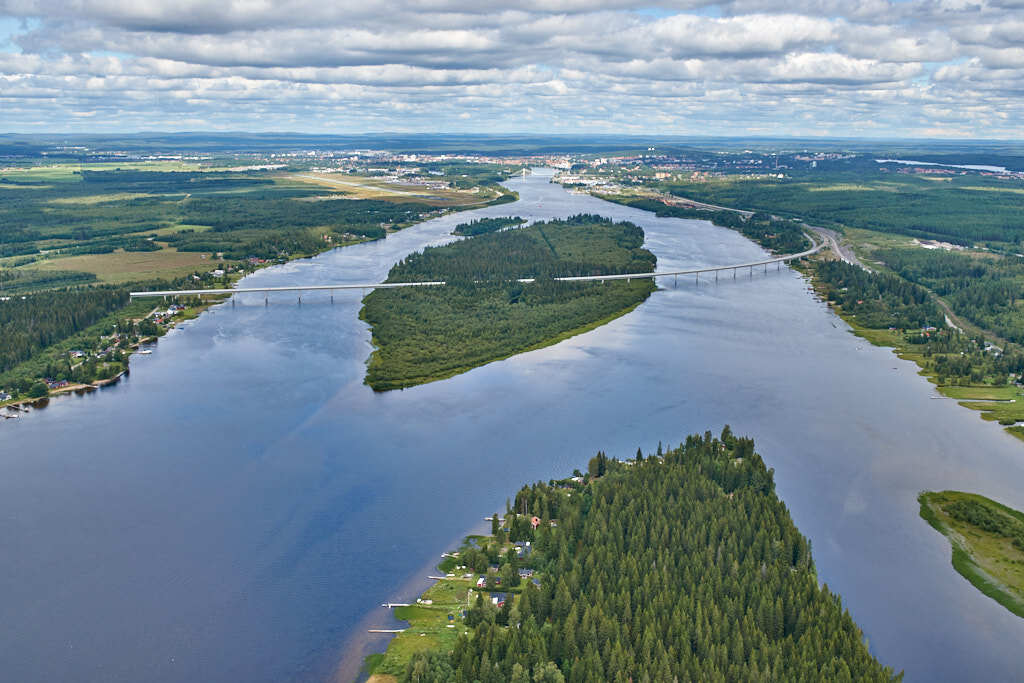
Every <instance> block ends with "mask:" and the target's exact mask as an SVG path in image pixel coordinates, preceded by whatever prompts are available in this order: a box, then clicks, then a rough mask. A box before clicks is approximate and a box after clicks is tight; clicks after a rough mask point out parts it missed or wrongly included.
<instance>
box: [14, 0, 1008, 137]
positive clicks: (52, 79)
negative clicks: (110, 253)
mask: <svg viewBox="0 0 1024 683" xmlns="http://www.w3.org/2000/svg"><path fill="white" fill-rule="evenodd" d="M1022 1H1024V0H906V1H902V2H897V1H894V0H852V1H851V0H786V1H785V2H783V1H782V0H731V1H729V0H726V1H723V2H719V3H710V2H703V1H701V0H667V1H665V2H662V3H660V9H659V10H658V11H650V10H649V5H647V4H646V3H639V2H632V1H629V0H546V1H541V0H528V1H527V2H520V3H516V5H515V6H509V7H506V8H500V9H492V8H491V7H489V6H486V5H485V4H481V3H479V2H468V1H467V0H382V1H380V2H376V3H369V2H365V0H363V1H361V2H355V1H353V0H339V1H336V2H330V3H313V2H308V1H306V0H276V1H274V0H224V1H223V2H217V3H212V2H208V1H207V0H175V1H174V2H171V1H170V0H132V2H126V1H125V0H0V19H3V18H7V19H8V21H6V22H5V21H0V26H4V27H8V29H7V30H8V31H9V35H7V36H4V35H0V130H10V131H31V130H41V129H43V128H48V129H57V130H98V129H101V128H103V127H108V128H109V129H111V130H132V129H138V128H145V129H153V128H155V127H161V126H160V125H157V123H162V124H163V125H164V126H168V127H171V128H181V127H189V128H204V127H209V128H222V127H229V128H247V127H249V128H253V129H260V130H267V129H279V130H284V129H288V130H301V129H307V130H318V131H325V130H339V131H340V130H345V131H360V130H382V129H388V130H410V129H417V130H425V131H430V130H467V131H471V130H480V131H490V132H494V131H502V130H506V131H522V130H524V128H523V126H524V125H528V126H530V127H531V128H532V129H533V130H535V132H546V131H549V130H550V131H554V130H576V131H585V130H593V131H603V132H607V131H609V130H631V131H636V132H642V131H644V130H649V131H657V132H661V133H670V132H675V133H701V132H704V133H708V134H738V133H742V132H744V131H765V130H771V131H775V132H778V133H789V134H798V135H799V134H808V133H812V132H820V131H824V130H834V131H837V132H849V131H867V132H871V133H872V134H876V135H923V134H926V132H927V131H943V130H945V131H960V132H962V131H971V130H975V131H977V134H979V135H985V136H999V135H1006V136H1008V137H1009V136H1016V135H1017V131H1019V130H1020V129H1021V126H1022V123H1024V120H1022V117H1024V112H1022V109H1024V106H1022V94H1024V77H1022V76H1021V73H1022V72H1024V38H1022V37H1024V19H1022V18H1021V14H1020V11H1019V10H1020V7H1021V2H1022ZM11 20H13V21H11ZM9 27H14V28H9ZM965 103H967V104H968V105H969V106H965ZM303 127H305V128H303ZM958 134H960V133H958Z"/></svg>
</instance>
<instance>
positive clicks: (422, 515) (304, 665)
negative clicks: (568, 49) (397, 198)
mask: <svg viewBox="0 0 1024 683" xmlns="http://www.w3.org/2000/svg"><path fill="white" fill-rule="evenodd" d="M549 174H550V171H547V170H538V172H537V173H536V174H535V175H533V176H530V177H527V178H525V179H519V178H517V179H514V180H511V181H509V182H508V185H509V187H511V188H512V189H515V190H517V191H518V192H519V193H520V196H521V199H520V201H519V202H517V203H515V204H507V205H503V206H497V207H488V208H485V209H481V210H478V211H473V212H463V213H460V214H454V215H450V216H445V217H442V218H438V219H435V220H432V221H429V222H426V223H423V224H420V225H417V226H415V227H412V228H409V229H407V230H403V231H401V232H399V233H396V234H394V235H391V236H389V237H388V238H387V239H386V240H382V241H378V242H372V243H366V244H362V245H358V246H353V247H347V248H344V249H339V250H335V251H332V252H330V253H326V254H323V255H321V256H319V257H316V258H313V259H308V260H303V261H295V262H292V263H289V264H286V265H283V266H279V267H274V268H269V269H266V270H263V271H260V272H258V273H256V274H254V275H252V276H250V277H249V278H247V279H246V280H245V285H246V286H273V285H282V286H283V285H297V284H324V283H334V282H370V281H379V280H382V279H383V278H384V277H385V276H386V274H387V271H388V269H389V268H390V266H391V265H392V264H393V263H394V262H395V261H397V260H398V259H400V258H402V257H404V256H405V255H407V254H408V253H410V252H412V251H415V250H417V249H421V248H422V247H423V246H425V245H429V244H441V243H444V242H445V241H447V240H450V239H452V238H451V237H450V236H449V233H450V231H451V229H452V227H454V226H455V225H456V224H458V223H461V222H466V221H468V220H470V219H472V218H479V217H483V216H500V215H519V216H523V217H525V218H529V219H540V218H548V217H557V216H568V215H572V214H576V213H581V212H588V213H598V214H602V215H605V216H609V217H612V218H616V219H628V220H632V221H634V222H636V223H637V224H639V225H641V226H643V228H644V229H645V231H646V233H647V246H648V248H650V249H651V250H652V251H653V252H654V253H655V254H656V255H657V256H658V258H659V263H658V267H659V269H683V268H687V267H701V266H711V265H723V264H728V263H736V262H744V261H751V260H756V259H758V258H763V257H764V251H763V250H762V249H761V248H760V247H758V246H757V245H755V244H753V243H752V242H750V241H748V240H746V239H744V238H743V237H741V236H740V235H739V234H737V233H735V232H733V231H730V230H727V229H724V228H718V227H715V226H712V225H711V224H709V223H707V222H705V221H697V220H682V219H674V218H657V217H655V216H654V215H653V214H650V213H646V212H643V211H639V210H635V209H630V208H627V207H624V206H619V205H615V204H609V203H606V202H603V201H601V200H598V199H595V198H593V197H589V196H586V195H577V194H571V193H569V192H567V191H565V190H563V189H562V188H561V187H559V186H557V185H555V184H552V183H550V182H549ZM659 284H661V285H662V287H663V289H661V290H659V291H658V292H656V293H654V294H653V295H652V296H651V297H650V299H648V301H647V302H645V303H644V304H642V305H641V306H640V307H639V308H637V309H636V310H635V311H633V312H632V313H630V314H629V315H626V316H624V317H622V318H619V319H617V320H615V321H613V322H612V323H610V324H608V325H605V326H603V327H601V328H599V329H597V330H594V331H592V332H588V333H586V334H584V335H580V336H577V337H574V338H572V339H569V340H567V341H565V342H562V343H560V344H557V345H555V346H552V347H549V348H546V349H542V350H539V351H534V352H530V353H527V354H522V355H520V356H516V357H514V358H511V359H508V360H505V361H501V362H497V363H492V364H490V365H487V366H485V367H482V368H478V369H476V370H473V371H471V372H468V373H466V374H463V375H460V376H458V377H454V378H452V379H449V380H445V381H441V382H435V383H432V384H428V385H424V386H420V387H415V388H413V389H407V390H405V391H398V392H391V393H386V394H375V393H373V392H372V391H371V390H370V389H369V388H367V387H366V386H364V385H363V384H362V378H363V372H364V363H365V360H366V358H367V356H368V355H369V353H370V350H371V349H370V344H369V338H370V337H369V330H368V328H367V327H366V325H365V324H364V323H362V322H360V321H359V320H358V318H357V314H358V310H359V307H360V302H359V294H358V293H357V292H348V293H338V294H336V295H335V298H334V303H333V304H332V303H331V302H330V299H329V297H328V295H327V294H322V293H321V294H312V293H310V294H307V295H306V296H303V297H302V303H301V305H300V304H299V303H298V301H297V298H296V297H294V296H291V295H286V294H279V295H272V296H271V299H270V303H269V305H268V306H264V303H263V298H262V296H261V295H239V296H237V297H236V302H235V303H234V304H231V303H224V304H220V305H218V306H216V307H213V308H212V309H211V310H210V311H208V312H207V313H205V314H203V315H202V316H201V317H200V318H199V319H198V320H196V321H194V322H191V323H187V324H186V325H184V326H182V327H180V328H178V329H176V330H174V331H172V332H171V333H170V334H168V335H167V336H166V337H164V338H163V339H161V340H160V343H159V345H158V347H157V348H156V350H155V351H154V353H153V354H152V355H150V356H137V357H134V358H133V359H132V373H131V376H130V377H129V378H128V379H127V380H126V381H123V382H121V383H120V384H117V385H115V386H112V387H109V388H106V389H103V390H101V391H97V392H94V393H92V394H90V395H87V396H84V397H68V398H62V399H58V400H53V401H51V402H50V405H49V406H48V407H47V408H45V409H43V410H38V411H34V412H32V413H31V414H28V415H25V416H23V417H21V418H19V419H18V420H4V421H2V423H0V538H2V539H3V550H2V553H0V561H2V571H0V662H3V670H4V674H5V675H4V677H5V678H6V679H8V680H18V681H52V680H76V681H114V682H120V681H125V682H127V681H139V680H145V681H157V682H168V683H171V682H179V681H181V682H183V681H197V680H199V681H213V682H217V681H224V682H227V681H256V682H262V681H267V682H279V681H323V680H328V679H331V678H332V677H337V678H341V679H346V678H347V679H351V677H352V676H354V675H355V671H356V670H357V669H358V660H359V658H360V657H361V656H362V655H363V654H365V653H367V652H370V651H373V650H374V649H380V648H382V647H383V646H384V645H385V643H386V641H385V640H384V639H383V638H382V637H375V636H374V637H371V636H367V635H366V634H365V629H366V628H367V627H369V626H386V625H389V624H392V623H394V622H392V620H391V617H390V615H389V614H388V613H387V612H386V610H384V609H383V608H381V607H380V606H379V605H380V603H382V602H384V601H387V600H391V601H402V602H405V601H407V600H408V599H409V598H414V597H415V596H416V595H417V594H418V592H419V591H421V590H422V589H423V588H424V587H425V585H426V583H427V581H426V575H427V574H428V573H430V567H431V565H432V563H434V562H436V561H438V560H439V559H440V553H441V552H442V551H444V550H447V549H450V548H452V547H453V546H455V545H456V544H457V542H458V540H459V539H460V538H461V537H462V536H463V535H464V534H465V533H467V532H468V531H470V530H472V529H473V528H475V527H477V526H479V525H480V524H481V521H482V518H483V517H484V516H485V515H489V514H490V513H492V512H495V511H499V512H503V511H504V504H505V500H506V498H508V497H510V496H513V495H514V493H515V491H516V490H517V489H518V488H519V487H520V486H521V485H522V484H523V483H524V482H527V481H534V480H538V479H540V480H545V481H546V480H547V479H550V478H552V477H557V476H563V475H566V474H568V473H570V472H571V471H572V470H573V468H576V467H579V468H581V469H583V468H585V466H586V462H587V460H588V459H589V458H590V457H591V456H592V455H593V454H594V453H595V452H596V451H597V450H599V449H601V450H604V451H606V452H607V453H608V454H609V455H611V456H617V457H620V458H624V457H631V456H632V455H634V454H635V452H636V449H637V447H638V446H641V447H643V449H644V450H645V452H653V451H654V449H655V448H656V447H657V444H658V442H659V441H662V442H664V443H666V444H677V443H679V442H681V441H683V440H684V439H685V437H686V435H687V434H688V433H692V432H703V431H704V430H706V429H711V430H713V431H714V432H716V433H717V432H718V431H719V430H720V429H721V428H722V425H723V424H725V423H729V424H730V425H731V426H732V428H733V430H734V432H736V433H737V434H740V435H749V436H752V437H754V439H755V441H756V445H757V449H758V451H759V452H761V453H762V454H763V456H764V458H765V461H766V462H767V463H768V465H769V466H770V467H773V468H774V469H775V476H776V482H777V489H778V493H779V495H780V496H781V497H782V499H783V500H784V501H785V502H786V504H787V505H788V506H789V509H790V510H791V512H792V514H793V517H794V520H795V521H796V523H797V525H798V526H799V527H800V529H801V531H802V532H803V533H804V534H806V535H807V536H808V537H809V538H810V539H811V541H812V544H813V552H814V558H815V560H816V563H817V567H818V571H819V575H820V578H821V580H822V581H823V582H827V583H828V585H829V586H830V588H832V589H833V590H836V591H838V592H840V593H841V594H842V596H843V599H844V602H845V604H846V605H847V606H848V607H849V609H850V611H851V613H852V614H853V616H854V618H855V619H856V620H857V622H858V623H859V624H860V625H861V627H862V628H863V629H864V630H865V633H866V634H867V636H868V638H869V639H870V644H871V648H872V651H873V652H874V653H875V654H876V655H877V656H878V657H879V658H880V659H881V660H882V661H883V662H884V663H886V664H888V665H891V666H893V667H895V668H897V669H906V671H907V680H912V681H925V680H949V681H955V680H965V679H987V680H1011V679H1020V678H1022V677H1024V657H1021V654H1020V643H1022V642H1024V620H1022V619H1019V618H1017V617H1015V616H1013V615H1012V614H1011V613H1010V612H1008V611H1007V610H1005V609H1004V608H1003V607H1001V606H999V605H998V604H997V603H995V602H994V601H993V600H990V599H989V598H986V597H985V596H983V595H982V594H981V593H980V592H978V591H977V590H976V589H975V588H974V587H973V586H971V585H970V584H969V583H968V582H967V581H966V580H965V579H963V578H962V577H960V575H959V574H957V573H956V572H955V571H954V570H953V568H952V566H951V564H950V550H949V546H948V543H947V541H946V540H945V538H943V537H942V536H941V535H940V534H938V533H937V532H935V531H934V530H932V529H931V528H930V527H929V526H928V525H927V524H925V522H924V521H923V520H921V519H920V518H919V517H918V515H917V507H918V506H917V502H916V500H915V498H916V495H917V493H918V492H919V491H921V490H923V489H945V488H956V489H962V490H966V491H974V492H977V493H981V494H984V495H986V496H989V497H992V498H995V499H996V500H999V501H1001V502H1003V503H1006V504H1008V505H1011V506H1014V507H1017V508H1018V509H1024V444H1021V443H1020V442H1018V441H1016V440H1015V439H1014V438H1013V437H1010V436H1009V435H1007V434H1005V433H1004V432H1002V431H1001V430H1000V429H999V428H998V427H997V426H996V425H993V424H990V423H985V422H983V421H982V420H980V419H979V418H978V415H977V414H976V413H975V412H973V411H970V410H966V409H963V408H961V407H959V406H957V405H956V403H955V402H953V401H936V400H930V399H929V397H930V396H932V395H933V391H932V388H931V386H930V385H929V384H928V383H927V382H926V381H925V380H924V379H922V378H921V377H919V376H918V375H917V374H916V368H915V366H914V365H913V364H911V363H909V362H904V361H901V360H899V359H897V358H896V357H895V356H894V355H893V354H892V353H891V352H890V351H889V350H886V349H880V348H875V347H872V346H870V345H868V344H866V343H864V342H863V341H862V340H860V339H858V338H856V337H854V336H853V335H852V334H851V333H850V332H849V330H848V328H847V327H846V326H845V324H843V322H842V321H841V320H839V319H838V318H837V317H836V316H834V315H833V314H832V313H831V312H830V311H829V310H828V308H827V307H826V306H825V305H824V304H823V303H822V302H820V301H818V300H816V299H815V298H814V296H813V295H812V294H811V293H810V292H809V291H808V286H807V284H806V282H805V281H804V280H803V279H802V278H801V277H800V276H798V275H797V274H796V273H794V272H793V271H791V270H788V269H785V268H783V269H782V270H779V271H776V270H773V269H769V270H768V272H767V273H764V272H756V271H755V272H754V273H752V274H750V273H740V274H739V275H738V277H737V278H736V279H735V280H734V279H733V277H732V275H731V274H723V275H722V276H720V281H719V282H718V283H717V284H716V283H715V281H714V277H713V276H711V277H709V276H707V275H705V276H702V277H701V279H700V281H699V283H698V282H695V281H694V280H693V279H690V278H687V279H686V280H685V281H683V280H680V281H679V282H678V284H677V285H675V286H673V282H672V281H670V280H663V281H660V283H659Z"/></svg>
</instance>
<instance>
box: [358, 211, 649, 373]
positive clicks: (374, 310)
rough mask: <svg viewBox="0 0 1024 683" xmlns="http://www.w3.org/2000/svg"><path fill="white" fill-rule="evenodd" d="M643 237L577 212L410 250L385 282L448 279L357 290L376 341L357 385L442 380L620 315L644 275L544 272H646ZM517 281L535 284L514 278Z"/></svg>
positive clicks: (643, 292) (637, 298)
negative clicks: (594, 278) (590, 278)
mask: <svg viewBox="0 0 1024 683" xmlns="http://www.w3.org/2000/svg"><path fill="white" fill-rule="evenodd" d="M643 242H644V232H643V230H642V229H641V228H640V227H639V226H636V225H634V224H632V223H625V222H623V223H615V222H613V221H611V220H608V219H606V218H602V217H600V216H593V215H578V216H573V217H571V218H568V219H565V220H555V221H547V222H544V223H535V224H533V225H531V226H529V227H525V228H517V229H514V230H501V231H498V232H490V233H486V234H481V235H479V236H477V237H471V238H468V239H466V240H462V241H459V242H455V243H452V244H449V245H446V246H443V247H428V248H427V249H425V250H424V251H423V252H421V253H415V254H412V255H410V256H409V257H408V258H406V259H404V260H402V261H401V262H399V263H398V264H396V265H395V266H394V267H393V268H392V269H391V272H390V273H389V274H388V278H387V280H386V281H387V282H430V281H444V282H447V283H448V284H447V286H444V287H403V288H396V289H378V290H375V291H374V292H372V293H371V294H370V295H368V296H367V297H366V299H365V300H364V307H363V309H362V311H361V312H360V316H361V317H362V319H364V320H366V321H367V322H368V323H369V324H370V326H371V328H372V334H373V344H374V346H375V347H376V349H375V351H374V352H373V354H372V355H371V356H370V359H369V361H368V363H367V373H366V383H367V384H368V385H369V386H371V387H373V389H374V390H376V391H387V390H390V389H400V388H404V387H411V386H414V385H417V384H423V383H426V382H431V381H434V380H438V379H444V378H447V377H451V376H452V375H456V374H459V373H461V372H465V371H467V370H469V369H471V368H474V367H478V366H480V365H484V364H486V363H489V362H491V361H494V360H499V359H502V358H507V357H509V356H512V355H514V354H517V353H522V352H523V351H528V350H531V349H536V348H540V347H543V346H547V345H550V344H554V343H556V342H558V341H561V340H562V339H566V338H568V337H570V336H573V335H575V334H579V333H580V332H583V331H586V330H588V329H592V328H594V327H597V326H598V325H601V324H604V323H606V322H608V321H609V320H611V319H613V318H615V317H618V316H620V315H623V314H625V313H627V312H629V311H630V310H632V309H633V308H634V307H636V306H637V305H639V304H640V303H641V302H643V301H644V300H645V299H646V298H647V297H648V296H649V295H650V293H651V292H652V291H654V289H655V286H654V283H653V282H652V281H651V280H650V279H647V278H644V279H640V280H634V281H626V280H611V281H607V282H557V281H555V280H553V278H555V277H559V276H580V275H613V274H622V273H645V272H651V271H653V270H654V265H655V257H654V254H652V253H651V252H649V251H647V250H646V249H644V248H643ZM526 278H533V279H534V280H535V281H534V282H529V283H524V282H518V281H517V280H519V279H526Z"/></svg>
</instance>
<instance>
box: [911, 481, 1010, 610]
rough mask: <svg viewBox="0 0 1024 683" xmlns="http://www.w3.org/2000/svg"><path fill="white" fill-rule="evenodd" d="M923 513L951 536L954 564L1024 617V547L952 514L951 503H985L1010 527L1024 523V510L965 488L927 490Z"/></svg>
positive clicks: (1001, 602) (963, 573) (934, 524)
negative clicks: (1021, 510)
mask: <svg viewBox="0 0 1024 683" xmlns="http://www.w3.org/2000/svg"><path fill="white" fill-rule="evenodd" d="M918 502H920V503H921V509H920V514H921V517H922V518H923V519H924V520H925V521H927V522H928V523H929V524H930V525H931V526H932V527H933V528H935V529H936V530H937V531H939V532H940V533H941V534H943V535H944V536H946V538H948V539H949V542H950V544H951V545H952V547H953V557H952V562H953V567H954V568H955V569H956V570H957V571H958V572H960V574H961V575H962V576H963V577H964V578H966V579H967V580H968V581H970V582H971V583H972V584H974V586H975V587H976V588H977V589H978V590H980V591H981V592H982V593H984V594H985V595H987V596H989V597H990V598H992V599H993V600H995V601H996V602H998V603H999V604H1000V605H1002V606H1003V607H1005V608H1006V609H1008V610H1010V611H1011V612H1013V613H1014V614H1016V615H1017V616H1019V617H1024V550H1021V548H1019V547H1017V546H1016V545H1014V543H1013V538H1012V536H1007V535H1004V534H1003V533H998V532H993V531H987V530H985V529H983V528H981V527H979V526H976V525H975V524H972V523H970V522H967V521H963V520H961V519H956V518H954V517H953V516H952V515H950V514H949V512H948V509H949V506H950V505H951V504H954V503H958V502H970V503H974V504H978V505H981V506H983V507H984V508H985V509H986V510H988V511H989V512H990V514H992V515H994V516H995V518H996V519H999V520H1001V522H1002V523H1003V524H1005V528H1006V529H1013V528H1021V527H1024V514H1022V513H1020V512H1018V511H1017V510H1014V509H1012V508H1008V507H1006V506H1005V505H1001V504H1000V503H997V502H996V501H994V500H991V499H989V498H985V497H984V496H979V495H977V494H973V493H964V492H962V491H941V492H938V493H934V492H924V493H922V494H921V495H920V496H918Z"/></svg>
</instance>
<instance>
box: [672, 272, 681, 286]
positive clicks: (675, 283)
mask: <svg viewBox="0 0 1024 683" xmlns="http://www.w3.org/2000/svg"><path fill="white" fill-rule="evenodd" d="M678 285H679V276H678V275H673V276H672V289H675V288H676V287H677V286H678Z"/></svg>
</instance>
